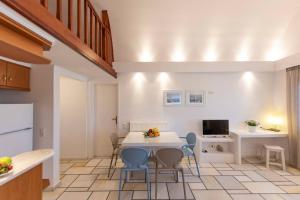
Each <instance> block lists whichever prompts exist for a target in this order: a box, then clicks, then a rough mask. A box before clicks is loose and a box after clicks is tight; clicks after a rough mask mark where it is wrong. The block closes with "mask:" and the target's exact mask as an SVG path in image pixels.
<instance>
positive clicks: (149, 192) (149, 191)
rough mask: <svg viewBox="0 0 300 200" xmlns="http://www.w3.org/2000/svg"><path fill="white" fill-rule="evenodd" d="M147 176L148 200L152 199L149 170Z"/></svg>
mask: <svg viewBox="0 0 300 200" xmlns="http://www.w3.org/2000/svg"><path fill="white" fill-rule="evenodd" d="M145 175H146V182H147V195H148V200H150V199H151V185H150V184H151V183H150V181H149V173H148V169H146V170H145Z"/></svg>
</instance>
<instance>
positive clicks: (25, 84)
mask: <svg viewBox="0 0 300 200" xmlns="http://www.w3.org/2000/svg"><path fill="white" fill-rule="evenodd" d="M29 77H30V68H28V67H23V66H20V65H16V64H13V63H7V86H8V87H13V88H20V89H25V90H29V89H30V87H29V84H30V83H29V81H30V80H29Z"/></svg>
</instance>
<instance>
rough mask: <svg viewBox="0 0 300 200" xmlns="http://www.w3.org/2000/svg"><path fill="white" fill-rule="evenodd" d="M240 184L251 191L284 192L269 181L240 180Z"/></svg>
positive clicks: (263, 192) (264, 192)
mask: <svg viewBox="0 0 300 200" xmlns="http://www.w3.org/2000/svg"><path fill="white" fill-rule="evenodd" d="M242 184H243V185H244V186H245V187H246V188H247V189H248V190H250V192H252V193H262V194H266V193H268V194H269V193H274V194H277V193H285V192H284V191H283V190H281V189H280V188H279V187H277V186H276V185H274V184H272V183H271V182H242Z"/></svg>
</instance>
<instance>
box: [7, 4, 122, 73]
mask: <svg viewBox="0 0 300 200" xmlns="http://www.w3.org/2000/svg"><path fill="white" fill-rule="evenodd" d="M2 2H4V3H5V4H7V5H8V6H10V7H11V8H13V9H14V10H16V11H17V12H19V13H20V14H21V15H23V16H24V17H26V18H28V19H29V20H30V21H32V22H33V23H35V24H37V25H38V26H40V27H41V28H43V29H44V30H45V31H47V32H48V33H50V34H51V35H53V36H54V37H56V38H58V39H59V40H60V41H62V42H63V43H65V44H66V45H68V46H69V47H70V48H72V49H73V50H75V51H77V52H78V53H80V54H81V55H83V56H84V57H86V58H87V59H89V60H90V61H92V62H93V63H95V64H96V65H98V66H99V67H100V68H101V69H103V70H105V71H106V72H107V73H109V74H111V75H112V76H114V77H117V73H116V71H115V70H114V69H113V67H112V63H113V61H114V56H113V44H112V36H111V29H110V23H109V17H108V13H107V11H106V10H103V11H101V17H100V16H99V14H98V13H97V11H96V10H95V8H94V6H93V5H92V3H91V2H90V1H89V0H50V1H48V0H2Z"/></svg>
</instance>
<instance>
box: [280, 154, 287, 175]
mask: <svg viewBox="0 0 300 200" xmlns="http://www.w3.org/2000/svg"><path fill="white" fill-rule="evenodd" d="M281 162H282V170H283V171H286V166H285V155H284V151H281Z"/></svg>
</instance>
